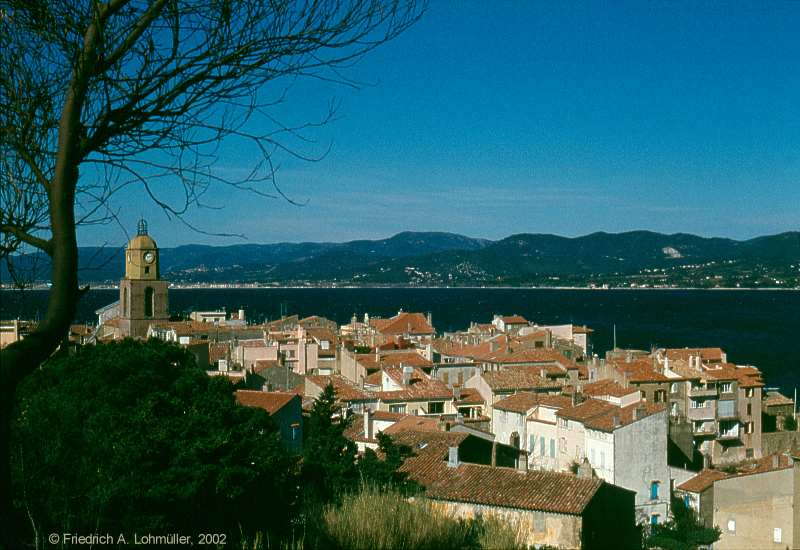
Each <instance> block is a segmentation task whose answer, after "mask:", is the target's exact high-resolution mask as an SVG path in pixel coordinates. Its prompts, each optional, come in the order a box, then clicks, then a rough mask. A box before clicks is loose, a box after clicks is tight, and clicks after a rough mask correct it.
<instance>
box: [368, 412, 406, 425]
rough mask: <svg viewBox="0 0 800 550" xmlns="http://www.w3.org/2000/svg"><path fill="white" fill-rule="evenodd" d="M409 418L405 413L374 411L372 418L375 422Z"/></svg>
mask: <svg viewBox="0 0 800 550" xmlns="http://www.w3.org/2000/svg"><path fill="white" fill-rule="evenodd" d="M406 416H408V415H407V414H403V413H393V412H389V411H372V418H373V419H375V420H383V421H385V422H388V421H394V422H396V421H398V420H401V419H403V418H405V417H406Z"/></svg>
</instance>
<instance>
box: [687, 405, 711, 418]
mask: <svg viewBox="0 0 800 550" xmlns="http://www.w3.org/2000/svg"><path fill="white" fill-rule="evenodd" d="M687 416H688V417H689V420H714V418H716V408H715V407H713V406H711V405H710V404H709V405H706V406H705V407H699V408H696V409H689V410H688V412H687Z"/></svg>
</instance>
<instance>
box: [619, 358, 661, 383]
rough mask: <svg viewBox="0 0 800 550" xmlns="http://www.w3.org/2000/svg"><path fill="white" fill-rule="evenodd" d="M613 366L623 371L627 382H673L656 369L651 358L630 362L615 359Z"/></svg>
mask: <svg viewBox="0 0 800 550" xmlns="http://www.w3.org/2000/svg"><path fill="white" fill-rule="evenodd" d="M612 364H613V365H614V367H615V368H616V369H617V370H618V371H620V372H623V373H624V374H625V376H626V378H627V380H628V381H629V382H638V383H642V382H674V379H670V378H668V377H666V376H664V375H663V374H661V373H660V372H658V371H656V370H655V369H654V366H653V360H652V359H637V360H635V361H631V362H629V363H628V362H625V361H616V362H613V363H612Z"/></svg>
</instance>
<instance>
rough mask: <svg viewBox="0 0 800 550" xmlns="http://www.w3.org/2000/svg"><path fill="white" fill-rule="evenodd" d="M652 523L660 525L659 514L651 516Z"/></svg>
mask: <svg viewBox="0 0 800 550" xmlns="http://www.w3.org/2000/svg"><path fill="white" fill-rule="evenodd" d="M650 525H658V514H653V515H652V516H650Z"/></svg>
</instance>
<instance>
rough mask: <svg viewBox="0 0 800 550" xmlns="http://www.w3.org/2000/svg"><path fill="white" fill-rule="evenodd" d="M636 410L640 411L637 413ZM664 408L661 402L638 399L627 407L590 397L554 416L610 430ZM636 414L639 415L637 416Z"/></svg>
mask: <svg viewBox="0 0 800 550" xmlns="http://www.w3.org/2000/svg"><path fill="white" fill-rule="evenodd" d="M637 410H638V411H640V412H638V413H637ZM664 410H666V406H665V405H664V404H663V403H650V402H647V401H640V402H638V403H634V404H632V405H628V406H627V407H619V406H617V405H614V404H613V403H609V402H608V401H603V400H600V399H591V398H590V399H587V400H586V401H584V402H583V403H581V404H579V405H575V406H574V407H567V408H563V409H561V410H559V411H558V412H556V416H559V417H561V418H567V419H569V420H576V421H578V422H581V423H582V424H583V425H584V426H585V427H587V428H590V429H593V430H599V431H603V432H612V431H614V429H616V428H618V427H622V426H627V425H628V424H632V423H634V422H636V421H637V420H641V419H643V418H647V417H648V416H651V415H653V414H656V413H659V412H662V411H664ZM637 414H641V416H639V417H638V418H637V416H636V415H637ZM615 421H616V425H615Z"/></svg>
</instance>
